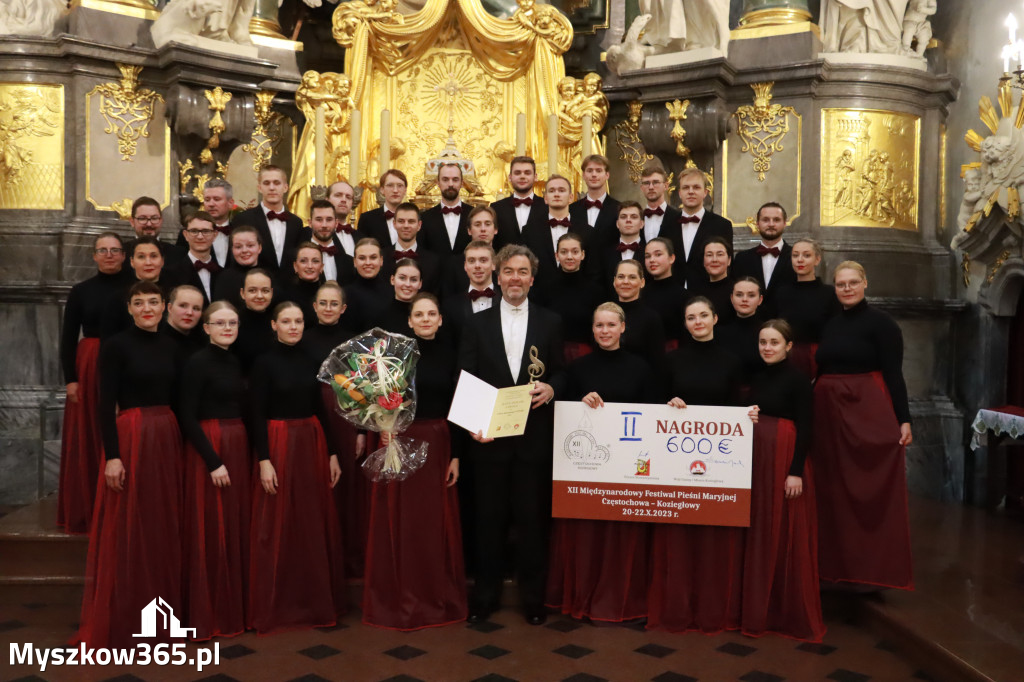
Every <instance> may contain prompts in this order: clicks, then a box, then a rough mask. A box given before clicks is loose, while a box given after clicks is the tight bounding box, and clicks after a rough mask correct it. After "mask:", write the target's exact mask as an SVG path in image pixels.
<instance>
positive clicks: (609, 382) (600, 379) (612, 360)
mask: <svg viewBox="0 0 1024 682" xmlns="http://www.w3.org/2000/svg"><path fill="white" fill-rule="evenodd" d="M561 376H562V378H561V380H560V381H559V385H558V386H556V387H555V395H564V396H565V397H564V398H562V400H582V399H583V396H585V395H587V394H588V393H590V392H591V391H595V392H596V393H597V394H598V395H599V396H601V400H603V401H605V402H606V403H650V402H659V398H660V397H661V396H660V395H659V391H658V384H657V381H656V380H655V378H654V372H653V370H652V369H651V365H650V363H649V362H648V361H646V360H644V359H643V358H641V357H640V356H638V355H636V354H634V353H631V352H629V351H627V350H623V349H621V348H619V349H616V350H602V349H601V348H597V349H595V350H594V352H593V353H591V354H590V355H584V356H583V357H581V358H577V359H576V360H573V361H572V362H571V363H570V364H569V366H568V367H567V368H566V370H565V373H564V374H563V375H561Z"/></svg>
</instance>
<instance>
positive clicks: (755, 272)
mask: <svg viewBox="0 0 1024 682" xmlns="http://www.w3.org/2000/svg"><path fill="white" fill-rule="evenodd" d="M785 231H786V209H784V208H783V207H782V205H781V204H778V203H776V202H774V201H769V202H768V203H766V204H764V205H763V206H761V208H759V209H757V232H758V234H760V235H761V243H760V244H758V245H757V246H755V247H753V248H751V249H747V250H746V251H740V252H739V253H737V254H736V257H735V258H733V260H732V273H733V277H734V278H735V279H737V280H738V279H740V278H741V277H753V278H755V279H756V280H757V281H758V282H760V283H761V290H762V291H763V292H764V303H762V304H761V311H763V313H764V315H765V316H767V317H774V316H775V314H776V312H777V308H776V304H775V296H776V294H777V293H778V291H779V289H781V288H782V287H783V286H785V285H787V284H793V283H795V282H796V272H795V271H794V270H793V261H792V252H793V247H792V246H790V245H789V244H787V243H785V241H783V239H782V235H783V233H785Z"/></svg>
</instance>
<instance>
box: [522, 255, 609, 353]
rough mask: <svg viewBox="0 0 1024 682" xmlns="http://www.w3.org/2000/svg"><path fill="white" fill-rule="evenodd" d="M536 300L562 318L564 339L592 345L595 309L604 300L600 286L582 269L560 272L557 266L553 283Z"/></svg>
mask: <svg viewBox="0 0 1024 682" xmlns="http://www.w3.org/2000/svg"><path fill="white" fill-rule="evenodd" d="M531 293H532V292H531ZM531 298H532V296H531ZM537 302H538V303H540V304H541V305H542V306H544V307H545V308H547V309H548V310H551V311H552V312H554V313H557V314H558V316H559V317H561V318H562V329H563V330H564V333H565V340H566V341H574V342H576V343H589V344H591V345H593V341H594V336H593V332H592V330H591V327H592V326H593V320H594V308H596V307H597V306H599V305H600V304H601V303H603V302H604V301H603V300H602V296H601V287H600V286H598V284H597V283H596V282H594V280H593V278H591V277H590V276H589V275H587V274H586V273H584V272H582V271H576V272H563V271H562V269H561V268H559V269H558V271H557V272H555V273H554V277H553V278H552V286H551V287H548V289H547V291H545V292H543V294H542V295H541V297H540V300H538V301H537Z"/></svg>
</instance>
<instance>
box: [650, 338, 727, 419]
mask: <svg viewBox="0 0 1024 682" xmlns="http://www.w3.org/2000/svg"><path fill="white" fill-rule="evenodd" d="M665 365H666V369H667V372H666V375H667V376H666V379H667V391H666V392H667V394H668V395H667V397H666V400H669V399H671V398H681V399H682V400H683V402H685V403H686V404H687V405H725V406H735V405H739V400H740V384H741V382H742V370H741V367H740V361H739V360H738V359H737V358H736V356H734V355H733V354H732V353H730V352H729V351H728V350H726V349H725V348H723V347H722V346H721V345H720V344H719V343H718V340H717V339H712V340H711V341H694V340H693V339H692V338H691V340H690V342H689V343H685V344H682V345H681V346H680V347H679V348H678V349H677V350H674V351H672V352H671V353H669V354H668V355H667V356H666V358H665Z"/></svg>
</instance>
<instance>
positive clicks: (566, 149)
mask: <svg viewBox="0 0 1024 682" xmlns="http://www.w3.org/2000/svg"><path fill="white" fill-rule="evenodd" d="M602 84H603V81H602V79H601V76H600V75H598V74H596V73H588V74H587V75H585V76H584V77H583V78H582V79H580V78H573V77H572V76H566V77H565V78H563V79H562V80H560V81H559V82H558V98H559V101H558V147H559V148H558V151H559V162H558V169H557V172H559V173H561V174H562V175H565V176H566V177H568V178H569V182H570V183H572V186H573V187H574V188H576V189H582V188H583V186H584V183H583V171H582V169H581V168H580V164H581V163H582V162H583V152H582V147H581V142H582V140H583V117H584V116H586V115H587V114H589V115H590V120H591V126H592V128H591V129H592V130H600V129H601V128H603V127H604V124H605V122H606V121H607V120H608V98H607V97H606V96H605V94H604V93H603V92H601V86H602ZM591 153H592V154H602V155H603V154H604V144H603V143H602V142H601V138H600V136H598V135H592V141H591ZM549 175H550V173H549Z"/></svg>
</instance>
